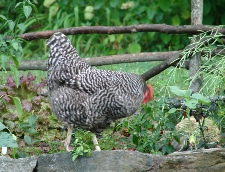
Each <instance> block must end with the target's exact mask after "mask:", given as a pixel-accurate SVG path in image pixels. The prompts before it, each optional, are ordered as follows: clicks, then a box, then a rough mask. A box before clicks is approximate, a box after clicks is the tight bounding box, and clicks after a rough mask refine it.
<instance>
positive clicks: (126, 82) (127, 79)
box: [47, 32, 153, 150]
mask: <svg viewBox="0 0 225 172" xmlns="http://www.w3.org/2000/svg"><path fill="white" fill-rule="evenodd" d="M47 46H48V47H49V60H48V73H47V80H48V92H49V97H50V104H51V107H52V110H53V113H54V114H55V115H56V116H57V117H58V119H59V120H61V121H63V122H64V123H65V124H67V125H68V132H67V138H66V141H65V146H66V148H67V150H69V144H70V139H71V133H72V129H73V128H74V127H79V128H82V129H86V130H89V131H91V132H93V133H100V132H101V131H102V130H103V129H105V128H106V127H107V126H108V125H109V124H110V123H111V122H112V121H114V120H117V119H119V118H124V117H127V116H130V115H132V114H133V113H135V112H136V111H137V110H138V108H139V107H140V105H141V103H147V102H148V101H150V100H151V99H152V96H153V92H152V87H151V86H150V85H148V86H147V85H146V83H145V81H144V80H143V79H142V78H141V77H140V76H138V75H135V74H130V73H125V72H118V71H108V70H100V69H97V68H95V67H92V66H90V65H88V64H87V63H86V62H85V61H84V60H82V59H81V58H80V57H79V55H78V54H77V52H76V50H75V49H74V48H73V46H72V45H71V43H70V41H69V40H68V39H67V37H66V36H65V35H63V34H62V33H60V32H57V33H55V34H54V35H53V36H52V37H51V38H50V39H49V40H48V41H47ZM93 142H94V144H95V145H96V144H98V143H97V139H96V137H93ZM96 149H99V147H96Z"/></svg>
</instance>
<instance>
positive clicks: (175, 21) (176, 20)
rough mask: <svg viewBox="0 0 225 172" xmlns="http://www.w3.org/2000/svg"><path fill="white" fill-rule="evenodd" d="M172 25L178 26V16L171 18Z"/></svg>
mask: <svg viewBox="0 0 225 172" xmlns="http://www.w3.org/2000/svg"><path fill="white" fill-rule="evenodd" d="M172 24H173V25H174V26H178V25H180V17H179V16H178V15H175V16H173V18H172Z"/></svg>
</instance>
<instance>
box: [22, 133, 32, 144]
mask: <svg viewBox="0 0 225 172" xmlns="http://www.w3.org/2000/svg"><path fill="white" fill-rule="evenodd" d="M23 139H24V141H25V143H26V144H28V145H31V144H32V140H31V138H30V136H27V135H25V136H24V138H23Z"/></svg>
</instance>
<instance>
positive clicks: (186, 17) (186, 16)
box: [182, 9, 191, 19]
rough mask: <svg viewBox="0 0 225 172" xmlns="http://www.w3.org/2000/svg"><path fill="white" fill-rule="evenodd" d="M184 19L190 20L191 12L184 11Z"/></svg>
mask: <svg viewBox="0 0 225 172" xmlns="http://www.w3.org/2000/svg"><path fill="white" fill-rule="evenodd" d="M182 17H183V18H184V19H188V18H190V17H191V13H190V11H189V10H187V9H185V10H183V11H182Z"/></svg>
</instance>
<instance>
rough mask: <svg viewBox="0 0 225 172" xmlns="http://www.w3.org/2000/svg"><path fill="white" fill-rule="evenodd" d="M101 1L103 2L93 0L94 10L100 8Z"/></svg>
mask: <svg viewBox="0 0 225 172" xmlns="http://www.w3.org/2000/svg"><path fill="white" fill-rule="evenodd" d="M103 3H104V1H102V0H98V1H95V3H94V9H95V10H98V9H100V8H101V7H102V6H103Z"/></svg>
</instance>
